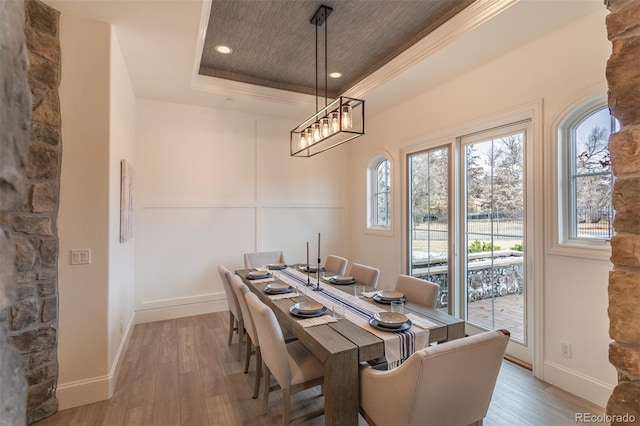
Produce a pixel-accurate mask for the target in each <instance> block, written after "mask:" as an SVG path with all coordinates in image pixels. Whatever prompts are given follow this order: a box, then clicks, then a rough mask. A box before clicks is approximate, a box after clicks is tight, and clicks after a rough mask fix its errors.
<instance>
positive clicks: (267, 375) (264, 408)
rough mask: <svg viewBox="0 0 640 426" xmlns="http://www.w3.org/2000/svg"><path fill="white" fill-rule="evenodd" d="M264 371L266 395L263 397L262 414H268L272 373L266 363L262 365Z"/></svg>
mask: <svg viewBox="0 0 640 426" xmlns="http://www.w3.org/2000/svg"><path fill="white" fill-rule="evenodd" d="M262 369H263V370H264V373H263V375H264V394H263V395H262V414H267V406H268V405H269V381H270V380H271V372H270V371H269V368H267V366H266V365H264V363H262Z"/></svg>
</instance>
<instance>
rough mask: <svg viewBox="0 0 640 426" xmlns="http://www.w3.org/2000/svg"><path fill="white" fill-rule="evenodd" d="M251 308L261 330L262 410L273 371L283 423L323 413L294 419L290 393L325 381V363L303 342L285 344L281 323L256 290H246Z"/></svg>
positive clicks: (265, 408) (255, 321) (265, 402)
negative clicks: (279, 389) (279, 397)
mask: <svg viewBox="0 0 640 426" xmlns="http://www.w3.org/2000/svg"><path fill="white" fill-rule="evenodd" d="M245 299H246V301H247V305H248V306H249V311H250V312H251V316H252V317H253V321H254V324H255V327H256V331H257V333H258V340H259V341H260V346H261V348H262V350H261V353H262V361H263V363H264V393H263V397H262V412H263V414H265V413H266V412H267V406H268V404H269V383H270V375H271V374H273V376H274V377H275V379H276V381H277V382H278V384H279V385H280V388H281V389H282V404H283V409H282V424H283V425H288V424H289V423H290V422H291V421H296V422H297V421H299V420H308V419H311V418H313V417H316V416H319V415H321V414H322V413H323V412H324V410H316V411H314V412H312V413H309V414H306V415H304V416H302V417H299V418H295V419H291V394H293V393H296V392H299V391H302V390H304V389H308V388H310V387H313V386H318V385H321V384H322V383H323V381H324V377H323V376H324V368H323V365H322V363H321V362H320V361H319V360H318V359H317V358H316V357H315V356H313V354H312V353H311V352H310V351H309V350H308V349H307V348H306V347H305V346H304V345H303V344H302V343H301V342H300V341H296V342H293V343H290V344H288V345H287V344H285V342H284V338H283V335H282V331H281V330H280V325H279V324H278V320H277V319H276V316H275V314H274V313H273V311H272V310H271V309H270V308H269V307H268V306H267V305H265V304H264V303H262V302H261V301H260V299H258V296H256V295H255V294H253V293H247V294H245Z"/></svg>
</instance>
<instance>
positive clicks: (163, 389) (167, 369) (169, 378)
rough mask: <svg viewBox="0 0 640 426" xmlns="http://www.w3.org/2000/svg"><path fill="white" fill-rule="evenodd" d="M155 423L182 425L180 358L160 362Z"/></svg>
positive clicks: (154, 407) (154, 415)
mask: <svg viewBox="0 0 640 426" xmlns="http://www.w3.org/2000/svg"><path fill="white" fill-rule="evenodd" d="M153 424H154V425H157V424H162V425H180V373H179V367H178V360H175V361H172V362H163V363H159V364H158V380H157V382H156V400H155V404H154V406H153Z"/></svg>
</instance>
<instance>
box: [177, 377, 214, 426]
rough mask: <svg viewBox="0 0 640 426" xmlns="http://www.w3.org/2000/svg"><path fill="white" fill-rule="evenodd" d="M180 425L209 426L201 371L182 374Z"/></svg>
mask: <svg viewBox="0 0 640 426" xmlns="http://www.w3.org/2000/svg"><path fill="white" fill-rule="evenodd" d="M180 424H182V425H183V426H187V425H192V426H202V425H208V424H209V415H208V413H207V403H206V401H205V397H204V391H203V389H202V380H201V379H200V372H199V371H192V372H190V373H182V374H180Z"/></svg>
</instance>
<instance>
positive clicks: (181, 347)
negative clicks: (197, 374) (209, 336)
mask: <svg viewBox="0 0 640 426" xmlns="http://www.w3.org/2000/svg"><path fill="white" fill-rule="evenodd" d="M178 361H179V364H180V374H183V373H191V372H193V371H197V370H198V369H199V368H200V367H199V365H198V354H197V353H196V337H195V330H194V327H192V326H189V327H179V328H178Z"/></svg>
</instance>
